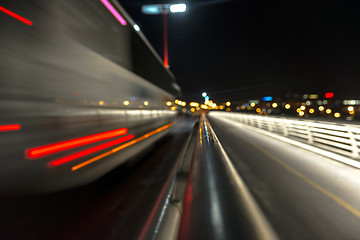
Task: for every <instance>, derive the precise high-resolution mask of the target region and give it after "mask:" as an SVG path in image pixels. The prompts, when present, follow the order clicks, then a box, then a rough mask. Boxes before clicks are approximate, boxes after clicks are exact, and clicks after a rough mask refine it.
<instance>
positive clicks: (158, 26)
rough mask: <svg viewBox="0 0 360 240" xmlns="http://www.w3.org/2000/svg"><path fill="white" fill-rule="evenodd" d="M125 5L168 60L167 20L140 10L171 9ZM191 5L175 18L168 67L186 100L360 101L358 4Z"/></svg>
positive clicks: (235, 0) (129, 0)
mask: <svg viewBox="0 0 360 240" xmlns="http://www.w3.org/2000/svg"><path fill="white" fill-rule="evenodd" d="M167 2H170V3H172V2H174V1H167ZM184 2H185V1H184ZM120 3H121V4H122V5H123V7H124V8H125V9H126V10H127V11H128V13H129V14H130V16H131V17H132V18H133V19H134V20H135V22H136V23H137V24H138V25H139V26H140V28H141V30H142V32H143V33H144V34H145V36H146V37H147V38H148V40H149V41H150V43H151V44H152V45H153V46H154V48H155V49H156V51H157V52H158V53H159V55H160V56H161V57H162V56H163V47H162V44H163V43H162V39H163V36H162V15H144V14H142V13H141V6H142V5H143V4H153V3H165V1H145V0H139V1H135V0H120ZM174 3H175V2H174ZM186 3H187V4H188V11H187V12H186V13H182V14H171V15H168V28H169V30H168V31H169V64H170V67H171V68H170V69H171V71H172V72H173V73H174V74H175V76H176V78H177V81H178V83H179V84H180V86H181V87H182V91H183V98H184V99H187V100H196V99H197V98H200V95H201V93H202V91H206V92H208V94H209V95H210V97H211V99H213V100H215V101H221V100H224V99H246V98H255V97H261V96H263V95H284V94H286V93H320V94H321V93H324V92H327V91H332V92H334V93H335V96H337V97H343V98H351V97H352V98H355V97H359V95H360V94H358V89H359V87H360V81H359V79H360V71H359V66H360V47H359V45H360V41H359V40H360V32H359V31H360V18H359V16H360V8H359V3H357V1H304V0H302V1H269V0H264V1H262V0H212V1H211V0H210V1H195V0H193V1H186Z"/></svg>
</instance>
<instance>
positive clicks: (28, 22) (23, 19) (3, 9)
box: [0, 6, 33, 26]
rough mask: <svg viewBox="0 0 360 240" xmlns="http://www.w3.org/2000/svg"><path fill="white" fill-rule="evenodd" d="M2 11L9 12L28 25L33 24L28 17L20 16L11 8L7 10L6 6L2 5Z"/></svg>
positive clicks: (0, 7)
mask: <svg viewBox="0 0 360 240" xmlns="http://www.w3.org/2000/svg"><path fill="white" fill-rule="evenodd" d="M0 11H3V12H4V13H7V14H9V15H10V16H12V17H14V18H16V19H17V20H20V21H22V22H23V23H26V24H27V25H30V26H31V25H32V24H33V23H32V22H31V21H29V20H27V19H26V18H23V17H22V16H19V15H17V14H16V13H14V12H12V11H10V10H7V9H6V8H3V7H2V6H0Z"/></svg>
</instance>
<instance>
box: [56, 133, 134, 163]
mask: <svg viewBox="0 0 360 240" xmlns="http://www.w3.org/2000/svg"><path fill="white" fill-rule="evenodd" d="M133 138H134V135H127V136H125V137H121V138H119V139H116V140H113V141H111V142H107V143H104V144H101V145H99V146H96V147H92V148H89V149H86V150H84V151H81V152H78V153H75V154H72V155H69V156H66V157H63V158H59V159H56V160H54V161H52V162H50V166H59V165H61V164H64V163H67V162H70V161H72V160H75V159H77V158H80V157H83V156H86V155H89V154H91V153H94V152H98V151H100V150H103V149H105V148H108V147H112V146H114V145H117V144H119V143H122V142H125V141H128V140H130V139H133Z"/></svg>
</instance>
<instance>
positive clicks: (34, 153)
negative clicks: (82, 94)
mask: <svg viewBox="0 0 360 240" xmlns="http://www.w3.org/2000/svg"><path fill="white" fill-rule="evenodd" d="M126 133H127V129H126V128H120V129H115V130H111V131H107V132H103V133H98V134H93V135H89V136H85V137H80V138H75V139H70V140H66V141H62V142H57V143H52V144H48V145H44V146H40V147H35V148H30V149H28V150H26V152H25V153H26V156H27V157H28V158H30V159H33V158H39V157H44V156H48V155H51V154H54V153H57V152H60V151H64V150H67V149H71V148H76V147H80V146H83V145H86V144H90V143H94V142H99V141H102V140H106V139H109V138H113V137H118V136H122V135H125V134H126Z"/></svg>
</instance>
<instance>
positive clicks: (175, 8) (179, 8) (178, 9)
mask: <svg viewBox="0 0 360 240" xmlns="http://www.w3.org/2000/svg"><path fill="white" fill-rule="evenodd" d="M170 12H172V13H182V12H186V4H185V3H179V4H173V5H170Z"/></svg>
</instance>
